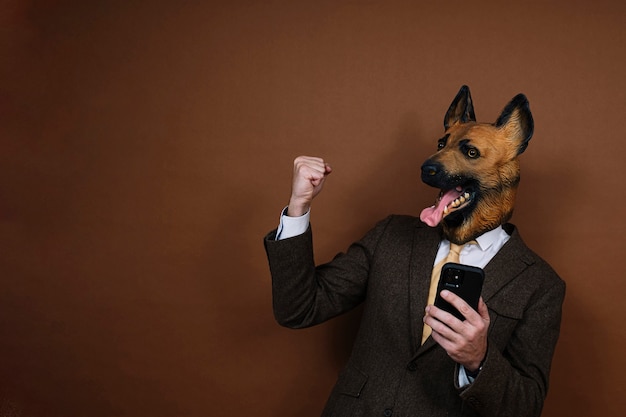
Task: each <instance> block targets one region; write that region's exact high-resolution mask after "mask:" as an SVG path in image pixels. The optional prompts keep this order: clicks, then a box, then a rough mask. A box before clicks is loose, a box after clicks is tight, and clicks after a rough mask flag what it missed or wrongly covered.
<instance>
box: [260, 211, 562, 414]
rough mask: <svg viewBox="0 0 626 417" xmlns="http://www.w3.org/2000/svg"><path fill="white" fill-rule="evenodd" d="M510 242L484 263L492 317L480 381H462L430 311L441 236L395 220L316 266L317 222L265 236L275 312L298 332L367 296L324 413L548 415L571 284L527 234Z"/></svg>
mask: <svg viewBox="0 0 626 417" xmlns="http://www.w3.org/2000/svg"><path fill="white" fill-rule="evenodd" d="M505 230H507V232H509V234H511V239H510V240H509V241H508V242H507V243H506V244H505V245H504V247H503V248H502V249H501V250H500V251H499V252H498V254H497V255H496V256H495V257H494V258H493V259H492V260H491V262H490V263H489V264H488V265H487V266H486V267H485V276H486V280H485V285H484V288H483V293H482V296H483V299H484V300H485V303H486V304H487V306H488V307H489V315H490V318H491V324H490V328H489V336H488V341H489V347H488V352H487V357H486V360H485V362H484V365H483V368H482V370H481V372H480V373H479V374H478V377H477V378H476V380H475V381H474V382H473V383H472V384H470V385H469V386H466V387H464V388H459V387H458V384H457V380H458V379H457V376H458V366H457V364H456V363H455V362H453V361H452V360H451V359H450V358H449V357H448V356H447V354H446V352H445V351H444V350H443V349H442V348H441V347H440V346H439V345H438V344H437V343H436V342H435V341H434V340H433V339H432V338H429V339H428V340H427V341H426V343H425V344H424V345H423V346H420V337H421V334H422V325H423V323H422V318H423V315H424V308H425V307H426V300H427V295H428V287H429V285H430V273H431V270H432V265H433V259H434V258H435V254H436V252H437V248H438V244H439V242H440V240H441V231H440V230H438V229H432V228H429V227H427V226H426V225H424V224H423V223H422V222H421V221H420V220H419V219H417V218H414V217H410V216H390V217H388V218H387V219H385V220H383V221H382V222H380V223H379V224H378V225H376V227H374V228H373V229H372V230H371V231H370V232H368V233H367V234H366V235H365V236H364V237H363V238H362V239H361V240H359V241H358V242H356V243H354V244H352V245H351V246H350V248H349V249H348V250H347V251H346V253H341V254H339V255H337V256H336V257H335V258H334V259H333V260H332V261H331V262H329V263H327V264H324V265H319V266H316V265H315V262H314V257H313V245H312V234H311V229H310V228H309V230H308V231H307V232H306V233H305V234H303V235H301V236H297V237H293V238H289V239H285V240H281V241H276V240H275V235H276V231H273V232H271V233H270V234H268V235H267V236H266V237H265V248H266V251H267V255H268V259H269V264H270V270H271V274H272V290H273V303H274V315H275V317H276V319H277V321H278V322H279V323H280V324H281V325H283V326H287V327H290V328H302V327H308V326H313V325H315V324H318V323H321V322H324V321H325V320H328V319H330V318H332V317H334V316H337V315H339V314H341V313H344V312H346V311H348V310H350V309H352V308H354V307H355V306H357V305H359V304H360V303H362V302H365V305H364V310H363V316H362V319H361V324H360V328H359V331H358V334H357V337H356V340H355V343H354V347H353V350H352V354H351V356H350V359H349V361H348V363H347V365H346V366H345V368H344V369H343V370H342V371H341V373H340V375H339V379H338V381H337V383H336V385H335V387H334V389H333V390H332V393H331V394H330V398H329V399H328V402H327V404H326V407H325V409H324V413H323V415H324V416H341V417H347V416H387V417H389V416H392V415H393V416H394V417H396V416H402V417H404V416H428V417H436V416H437V417H438V416H441V417H443V416H494V417H495V416H511V417H523V416H539V415H540V414H541V409H542V406H543V402H544V399H545V396H546V392H547V389H548V378H549V373H550V363H551V361H552V356H553V353H554V348H555V345H556V342H557V339H558V335H559V328H560V322H561V306H562V303H563V299H564V295H565V283H564V282H563V281H562V280H561V279H560V278H559V277H558V276H557V274H556V273H555V272H554V271H553V270H552V268H550V266H549V265H548V264H547V263H546V262H545V261H543V260H542V259H541V258H539V257H538V256H537V255H536V254H534V253H533V252H532V251H531V250H530V249H529V248H528V247H527V246H526V245H525V244H524V243H523V241H522V239H521V237H520V236H519V234H518V232H517V230H516V229H515V227H514V226H513V225H510V224H507V225H505Z"/></svg>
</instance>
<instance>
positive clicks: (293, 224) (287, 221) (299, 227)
mask: <svg viewBox="0 0 626 417" xmlns="http://www.w3.org/2000/svg"><path fill="white" fill-rule="evenodd" d="M310 217H311V210H309V211H307V212H306V213H304V214H303V215H302V216H300V217H290V216H287V207H285V208H284V209H283V211H282V213H281V216H280V224H279V225H278V230H277V231H276V240H282V239H288V238H290V237H294V236H299V235H301V234H303V233H304V232H306V230H307V229H308V228H309V219H310Z"/></svg>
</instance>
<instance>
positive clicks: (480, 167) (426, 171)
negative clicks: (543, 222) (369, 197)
mask: <svg viewBox="0 0 626 417" xmlns="http://www.w3.org/2000/svg"><path fill="white" fill-rule="evenodd" d="M444 127H445V134H444V136H443V137H442V138H441V139H439V141H438V142H437V152H436V153H435V154H433V155H432V156H431V157H430V158H428V159H427V160H426V161H425V162H424V164H423V165H422V181H424V183H426V184H428V185H430V186H431V187H435V188H439V189H440V190H441V192H440V193H439V197H438V198H437V200H436V202H435V205H434V206H432V207H429V208H426V209H424V210H423V211H422V213H421V215H420V219H421V220H422V221H423V222H424V223H426V224H428V225H429V226H431V227H434V226H437V225H439V224H441V225H442V228H443V232H444V236H445V237H446V238H447V239H448V240H450V241H451V242H453V243H456V244H463V243H465V242H467V241H469V240H472V239H475V238H476V237H478V236H480V235H481V234H483V233H485V232H487V231H489V230H492V229H494V228H496V227H498V226H499V225H501V224H504V223H506V222H507V221H508V220H509V219H510V218H511V215H512V214H513V206H514V203H515V194H516V192H517V186H518V184H519V180H520V168H519V162H518V159H517V157H518V156H519V155H520V154H521V153H522V152H524V150H526V147H527V146H528V141H529V140H530V138H531V137H532V135H533V118H532V115H531V113H530V107H529V105H528V100H527V99H526V96H524V95H523V94H518V95H517V96H515V97H514V98H513V99H512V100H511V101H510V102H509V103H508V104H507V105H506V106H505V108H504V110H503V111H502V113H501V114H500V116H499V117H498V119H497V120H496V122H495V123H493V124H491V123H477V122H476V116H475V115H474V106H473V104H472V97H471V95H470V90H469V88H468V87H467V86H463V87H461V89H460V90H459V93H458V94H457V95H456V97H455V98H454V100H453V101H452V104H451V105H450V108H449V109H448V112H447V113H446V116H445V118H444Z"/></svg>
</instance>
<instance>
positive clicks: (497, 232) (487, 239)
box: [476, 225, 506, 251]
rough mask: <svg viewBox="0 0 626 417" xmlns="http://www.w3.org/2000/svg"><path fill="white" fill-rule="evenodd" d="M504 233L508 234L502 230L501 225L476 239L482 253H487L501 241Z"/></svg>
mask: <svg viewBox="0 0 626 417" xmlns="http://www.w3.org/2000/svg"><path fill="white" fill-rule="evenodd" d="M502 233H505V234H506V232H505V231H504V229H503V228H502V225H500V226H498V227H496V228H495V229H493V230H490V231H488V232H485V233H483V234H482V235H480V236H478V237H477V238H476V242H478V246H479V247H480V249H481V250H482V251H486V250H487V249H489V248H490V247H491V246H492V245H493V244H494V243H495V242H497V241H498V240H499V239H500V236H502Z"/></svg>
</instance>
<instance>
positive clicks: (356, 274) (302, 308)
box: [264, 218, 390, 328]
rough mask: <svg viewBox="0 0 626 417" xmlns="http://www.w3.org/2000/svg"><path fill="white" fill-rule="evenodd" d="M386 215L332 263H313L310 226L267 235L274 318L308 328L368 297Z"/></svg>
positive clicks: (286, 324)
mask: <svg viewBox="0 0 626 417" xmlns="http://www.w3.org/2000/svg"><path fill="white" fill-rule="evenodd" d="M389 220H390V218H387V219H385V220H383V221H382V222H380V223H379V224H377V225H376V227H374V228H373V229H372V230H371V231H369V232H368V233H367V234H366V235H365V236H364V237H363V238H362V239H360V240H359V241H357V242H355V243H353V244H352V245H350V247H349V248H348V250H347V251H346V252H345V253H339V254H338V255H337V256H336V257H335V258H334V259H333V260H332V261H331V262H328V263H326V264H322V265H318V266H316V265H315V259H314V254H313V238H312V231H311V227H310V226H309V228H308V230H307V231H306V232H305V233H304V234H302V235H299V236H295V237H292V238H288V239H282V240H279V241H277V240H275V234H276V231H273V232H270V233H269V234H268V235H267V236H266V237H265V239H264V244H265V250H266V253H267V257H268V261H269V266H270V273H271V276H272V301H273V309H274V317H275V318H276V320H277V321H278V323H279V324H281V325H282V326H286V327H290V328H304V327H309V326H313V325H316V324H319V323H322V322H324V321H326V320H328V319H330V318H332V317H335V316H337V315H340V314H342V313H344V312H347V311H349V310H351V309H353V308H354V307H356V306H357V305H359V304H360V303H361V302H362V301H363V300H364V299H365V294H366V291H367V282H368V275H369V270H370V262H371V259H372V258H373V256H374V252H375V251H376V247H377V245H378V242H379V240H380V238H381V235H382V234H383V233H384V230H385V228H386V226H387V224H388V222H389Z"/></svg>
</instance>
